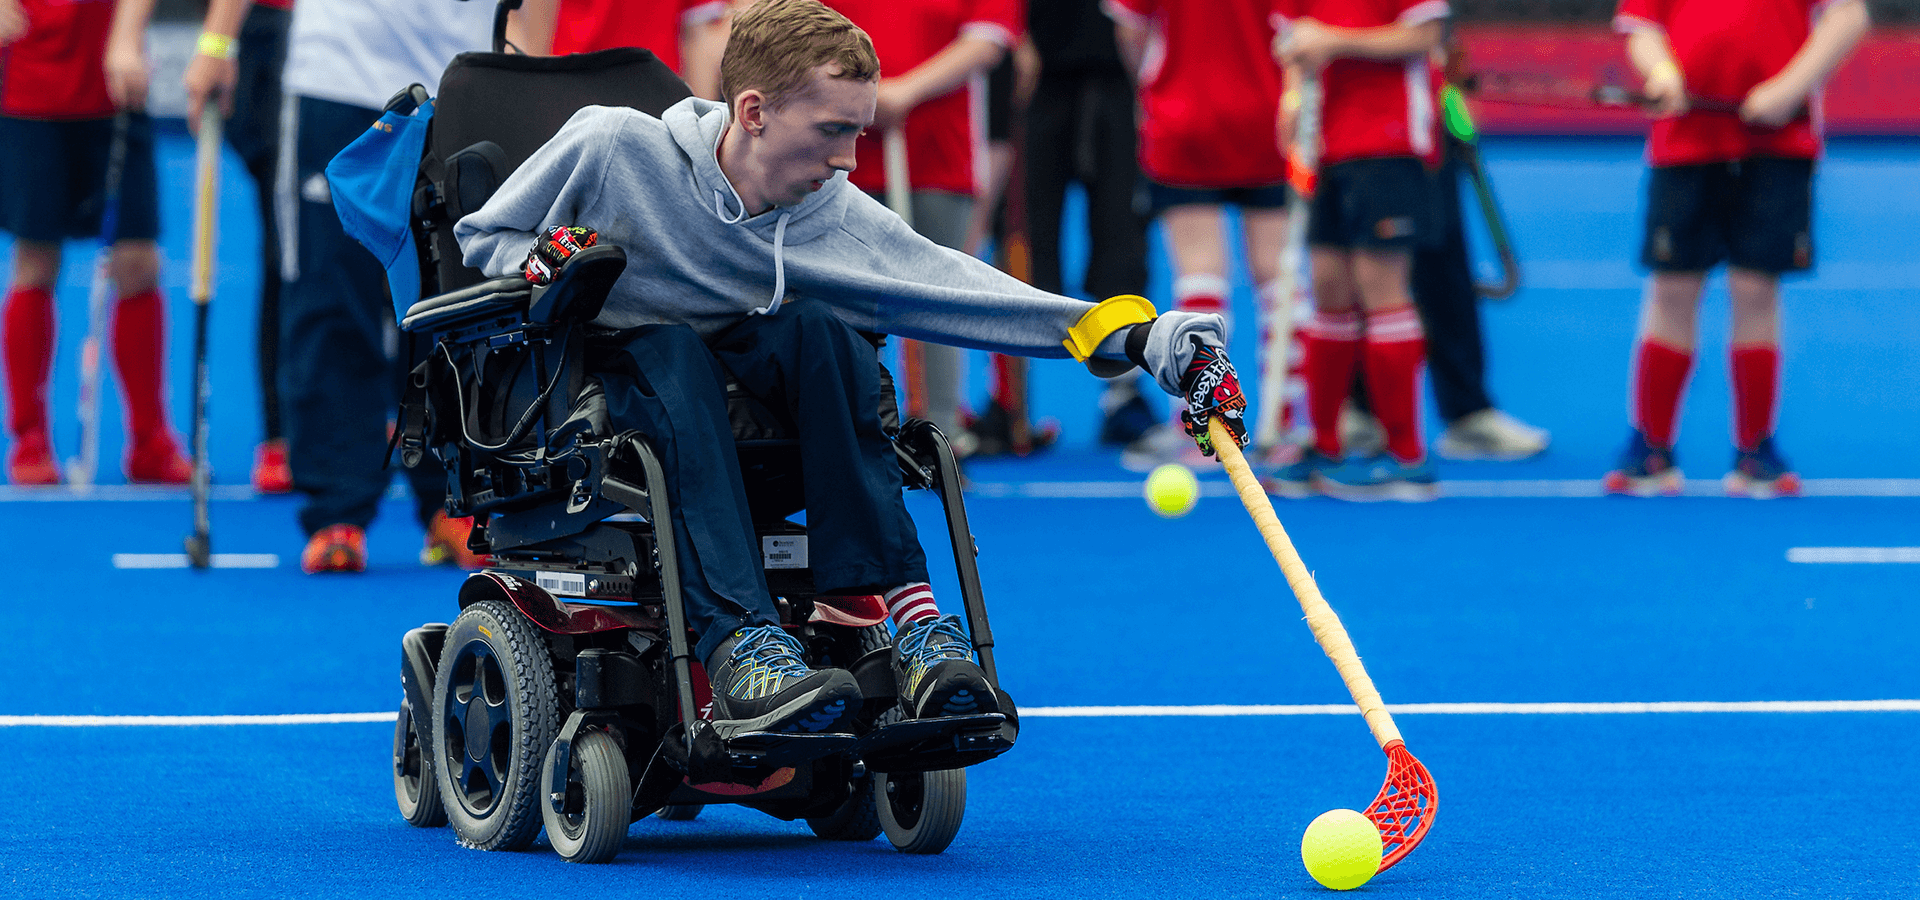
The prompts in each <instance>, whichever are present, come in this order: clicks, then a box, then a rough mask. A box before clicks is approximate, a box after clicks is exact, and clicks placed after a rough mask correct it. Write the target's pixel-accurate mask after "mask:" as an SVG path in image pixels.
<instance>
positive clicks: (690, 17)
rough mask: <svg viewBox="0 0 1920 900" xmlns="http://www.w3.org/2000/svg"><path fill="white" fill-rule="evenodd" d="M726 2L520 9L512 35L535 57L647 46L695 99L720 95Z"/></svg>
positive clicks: (588, 0) (576, 0)
mask: <svg viewBox="0 0 1920 900" xmlns="http://www.w3.org/2000/svg"><path fill="white" fill-rule="evenodd" d="M728 7H729V3H728V2H727V0H645V2H640V0H559V2H557V3H553V2H548V3H530V4H527V5H525V6H522V7H521V12H522V13H523V18H522V20H521V21H522V23H523V25H522V28H521V29H517V30H516V33H515V34H513V35H511V36H510V40H513V42H514V44H515V45H516V46H519V47H521V48H522V49H523V50H524V51H525V52H527V53H528V54H531V55H534V56H545V55H548V54H566V53H587V52H590V51H593V50H605V49H607V48H609V47H645V48H646V49H648V50H651V51H653V55H654V56H657V57H660V61H661V62H664V63H666V64H667V68H670V69H672V70H674V71H675V72H678V73H679V74H680V77H681V78H683V79H686V82H687V87H688V88H690V89H692V90H693V93H694V95H695V96H699V97H705V98H707V99H708V100H716V99H719V97H720V53H721V51H722V50H724V49H726V46H727V10H728Z"/></svg>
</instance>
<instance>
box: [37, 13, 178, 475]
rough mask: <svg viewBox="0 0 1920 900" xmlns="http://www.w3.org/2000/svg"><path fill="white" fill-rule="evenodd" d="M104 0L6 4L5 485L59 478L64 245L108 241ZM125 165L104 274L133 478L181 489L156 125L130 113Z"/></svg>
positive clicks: (109, 111)
mask: <svg viewBox="0 0 1920 900" xmlns="http://www.w3.org/2000/svg"><path fill="white" fill-rule="evenodd" d="M112 22H113V4H112V3H111V2H110V0H0V228H3V229H5V230H6V231H8V232H10V233H11V234H12V235H13V237H14V245H13V274H12V277H11V280H10V282H9V284H8V287H7V295H6V301H5V307H4V314H3V315H4V328H3V330H4V335H5V337H4V342H5V345H6V353H5V356H6V375H7V433H8V435H9V437H11V438H12V446H11V447H10V448H9V450H8V453H7V480H8V481H10V482H12V483H14V484H58V483H59V482H60V479H61V474H60V465H59V463H58V461H57V458H56V456H55V455H54V450H53V441H52V435H51V433H50V430H49V428H50V426H49V419H48V416H47V382H48V379H49V378H50V377H51V375H52V372H53V356H54V304H53V296H54V286H55V281H56V279H57V277H58V275H59V273H60V250H61V246H60V245H61V242H62V241H65V240H68V239H73V238H92V237H96V236H99V235H100V231H101V227H102V226H101V218H102V213H103V212H104V209H105V206H106V172H107V164H108V155H109V152H110V148H111V146H112V144H113V141H114V138H113V135H114V131H115V125H114V115H115V112H116V111H117V110H116V106H115V104H114V102H113V100H112V99H110V98H109V96H108V94H107V82H106V75H105V72H104V69H103V60H104V57H105V54H106V45H107V31H108V29H109V28H110V27H111V25H112ZM124 111H125V113H126V116H127V119H126V139H125V141H126V143H125V146H126V162H125V167H124V169H123V174H122V176H121V182H120V189H119V208H118V214H117V216H116V220H115V227H114V229H113V234H111V235H109V236H108V238H109V240H111V242H112V244H111V249H110V250H109V251H108V252H109V257H108V263H107V271H108V275H109V277H110V278H111V280H112V282H113V286H114V289H115V292H116V294H117V297H118V302H117V303H116V305H115V307H114V312H113V338H112V346H113V360H114V367H115V368H116V369H118V370H119V373H120V384H121V388H122V391H123V398H124V400H125V402H126V421H127V431H128V436H129V440H128V450H127V454H126V459H125V462H126V474H127V480H128V481H132V482H150V483H163V484H185V483H186V482H187V478H188V476H189V475H190V474H191V467H190V466H189V465H188V464H187V461H186V459H184V458H183V457H182V456H181V455H180V443H179V440H178V439H177V438H176V437H175V436H174V434H173V430H172V428H171V427H170V426H168V424H167V410H166V403H165V402H164V400H163V399H162V398H163V397H164V396H165V391H164V377H163V370H162V363H163V362H164V360H165V356H166V307H165V304H164V303H163V302H162V300H161V297H160V291H159V288H158V285H159V275H160V256H159V254H158V252H157V251H156V250H155V248H154V238H155V237H156V236H158V234H159V233H160V220H159V189H158V184H157V180H156V174H155V170H154V160H153V133H152V123H151V122H150V121H149V120H148V118H147V116H146V114H145V113H144V112H143V111H141V110H140V109H139V108H137V107H129V108H125V109H124Z"/></svg>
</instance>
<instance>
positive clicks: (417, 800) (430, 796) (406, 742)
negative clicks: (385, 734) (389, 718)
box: [393, 700, 447, 828]
mask: <svg viewBox="0 0 1920 900" xmlns="http://www.w3.org/2000/svg"><path fill="white" fill-rule="evenodd" d="M393 799H394V802H395V803H396V804H397V805H398V806H399V807H400V817H401V818H403V819H406V820H407V824H408V825H412V826H413V827H415V828H439V827H442V826H444V825H446V824H447V808H446V806H444V805H442V804H441V802H440V783H439V781H438V779H436V778H435V777H434V774H433V751H432V748H430V747H427V746H425V742H423V741H421V740H420V729H419V727H418V724H417V720H416V719H415V718H414V715H413V704H412V703H409V702H408V701H406V700H402V701H400V716H399V718H398V719H396V720H395V721H394V723H393Z"/></svg>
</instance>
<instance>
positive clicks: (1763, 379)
mask: <svg viewBox="0 0 1920 900" xmlns="http://www.w3.org/2000/svg"><path fill="white" fill-rule="evenodd" d="M1732 355H1733V422H1734V439H1735V440H1737V441H1739V442H1740V449H1741V450H1752V449H1753V448H1755V447H1758V446H1759V445H1760V441H1761V440H1763V439H1764V438H1766V437H1767V436H1768V435H1771V434H1773V416H1774V412H1775V410H1776V409H1777V408H1778V406H1779V398H1780V348H1779V347H1777V346H1775V345H1773V344H1736V345H1734V347H1733V354H1732Z"/></svg>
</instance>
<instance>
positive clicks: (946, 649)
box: [893, 615, 1000, 719]
mask: <svg viewBox="0 0 1920 900" xmlns="http://www.w3.org/2000/svg"><path fill="white" fill-rule="evenodd" d="M893 674H894V676H895V677H896V678H897V679H898V681H899V685H900V702H901V705H902V706H904V707H905V708H906V710H907V713H908V715H911V716H912V717H913V718H916V719H936V718H942V717H945V716H973V715H982V714H985V713H995V712H999V711H1000V701H999V698H998V697H996V696H995V695H994V692H993V687H992V685H989V684H987V673H986V672H984V671H982V670H981V668H980V665H979V664H978V663H976V662H974V661H973V642H972V641H969V640H967V633H966V632H965V631H962V630H961V629H960V617H959V616H955V615H945V616H927V617H924V618H920V619H915V620H914V621H912V622H908V623H907V624H906V625H904V626H901V628H900V632H899V633H898V634H896V635H894V636H893Z"/></svg>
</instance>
